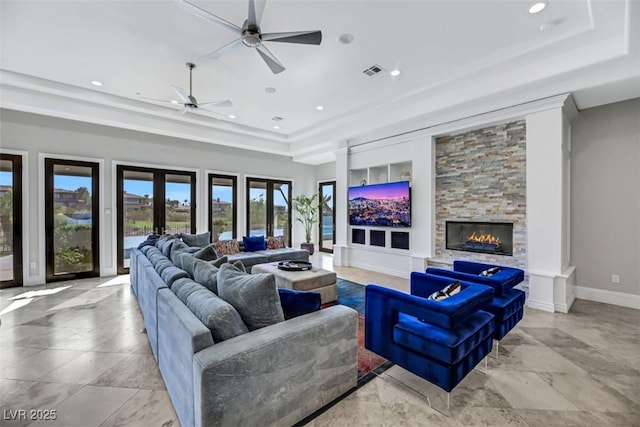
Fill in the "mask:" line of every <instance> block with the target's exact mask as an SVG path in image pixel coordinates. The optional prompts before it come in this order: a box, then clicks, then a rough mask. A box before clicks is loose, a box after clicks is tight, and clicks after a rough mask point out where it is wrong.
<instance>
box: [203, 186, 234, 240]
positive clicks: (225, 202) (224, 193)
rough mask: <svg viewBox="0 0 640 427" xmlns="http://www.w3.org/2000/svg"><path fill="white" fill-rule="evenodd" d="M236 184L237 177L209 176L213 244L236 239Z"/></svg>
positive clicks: (210, 222)
mask: <svg viewBox="0 0 640 427" xmlns="http://www.w3.org/2000/svg"><path fill="white" fill-rule="evenodd" d="M236 183H237V179H236V177H235V176H225V175H209V189H210V199H211V200H210V203H209V230H210V231H211V240H212V241H213V242H217V241H218V240H230V239H234V238H236V217H237V207H236V206H237V197H236Z"/></svg>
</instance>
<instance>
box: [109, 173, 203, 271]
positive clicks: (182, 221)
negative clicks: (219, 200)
mask: <svg viewBox="0 0 640 427" xmlns="http://www.w3.org/2000/svg"><path fill="white" fill-rule="evenodd" d="M116 184H117V187H116V188H117V189H116V192H117V200H118V218H117V226H118V263H117V266H118V274H127V273H128V272H129V266H130V264H131V262H130V257H131V250H132V249H133V248H137V247H138V245H140V243H142V242H144V241H145V240H146V239H147V237H148V236H149V235H151V234H165V233H167V234H177V233H195V229H196V227H195V217H196V213H195V212H196V206H195V202H194V201H195V196H196V174H195V172H182V171H172V170H165V169H154V168H145V167H136V166H124V165H119V166H118V167H117V183H116Z"/></svg>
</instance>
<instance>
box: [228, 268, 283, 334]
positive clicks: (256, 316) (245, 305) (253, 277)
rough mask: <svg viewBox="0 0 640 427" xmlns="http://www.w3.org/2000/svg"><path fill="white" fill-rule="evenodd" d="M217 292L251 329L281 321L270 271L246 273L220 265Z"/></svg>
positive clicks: (277, 298) (278, 298)
mask: <svg viewBox="0 0 640 427" xmlns="http://www.w3.org/2000/svg"><path fill="white" fill-rule="evenodd" d="M218 295H219V296H220V298H222V299H223V300H225V301H227V302H228V303H229V304H231V305H232V306H233V307H234V308H235V309H236V310H238V313H240V317H242V320H243V321H244V323H245V324H246V325H247V327H248V328H249V330H250V331H253V330H256V329H260V328H263V327H265V326H269V325H274V324H276V323H279V322H283V321H284V313H283V312H282V306H281V305H280V296H279V295H278V289H277V288H276V281H275V278H274V277H273V275H272V274H247V273H245V272H243V271H240V270H239V269H238V268H236V267H234V266H233V265H231V264H223V265H222V266H220V271H218Z"/></svg>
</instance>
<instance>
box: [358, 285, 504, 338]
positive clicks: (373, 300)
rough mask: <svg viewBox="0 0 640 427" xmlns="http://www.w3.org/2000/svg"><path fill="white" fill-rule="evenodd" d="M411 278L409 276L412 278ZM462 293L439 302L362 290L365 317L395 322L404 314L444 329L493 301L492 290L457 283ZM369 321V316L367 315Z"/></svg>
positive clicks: (381, 289) (374, 287)
mask: <svg viewBox="0 0 640 427" xmlns="http://www.w3.org/2000/svg"><path fill="white" fill-rule="evenodd" d="M412 277H413V275H412ZM460 285H461V287H462V290H461V291H460V292H459V293H457V294H455V295H452V296H450V297H449V298H447V299H445V300H441V301H433V300H429V299H427V298H423V297H420V296H416V295H409V294H405V293H403V292H400V291H396V290H394V289H389V288H384V287H382V286H377V285H368V286H367V288H366V303H367V307H366V310H367V313H372V314H373V313H376V314H375V315H376V316H378V313H380V316H381V317H383V318H385V319H388V321H389V322H390V323H395V322H396V321H397V317H398V313H405V314H408V315H410V316H414V317H417V318H418V319H422V320H425V321H427V322H428V323H431V324H434V325H437V326H440V327H442V328H446V329H453V328H455V327H457V325H458V324H459V323H460V322H462V321H464V320H465V319H467V318H468V317H469V316H470V315H472V314H473V313H475V312H476V311H478V310H481V309H482V308H484V307H485V306H487V305H488V304H489V303H490V302H491V300H492V299H493V289H491V288H489V287H487V286H481V285H474V284H471V283H466V282H461V284H460ZM367 317H369V315H367Z"/></svg>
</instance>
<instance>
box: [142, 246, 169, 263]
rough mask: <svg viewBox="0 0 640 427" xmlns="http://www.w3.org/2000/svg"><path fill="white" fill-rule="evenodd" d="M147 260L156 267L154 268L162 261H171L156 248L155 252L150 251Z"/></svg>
mask: <svg viewBox="0 0 640 427" xmlns="http://www.w3.org/2000/svg"><path fill="white" fill-rule="evenodd" d="M147 258H149V261H151V264H152V265H154V266H155V265H156V264H157V263H158V261H160V260H164V259H169V258H167V257H166V256H164V255H163V254H162V252H161V251H160V249H158V248H156V250H155V251H149V254H148V255H147Z"/></svg>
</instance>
